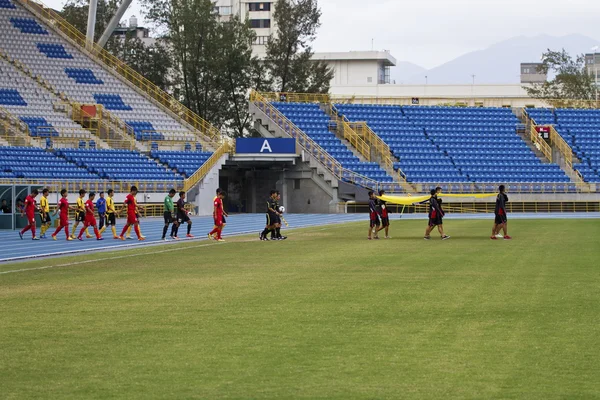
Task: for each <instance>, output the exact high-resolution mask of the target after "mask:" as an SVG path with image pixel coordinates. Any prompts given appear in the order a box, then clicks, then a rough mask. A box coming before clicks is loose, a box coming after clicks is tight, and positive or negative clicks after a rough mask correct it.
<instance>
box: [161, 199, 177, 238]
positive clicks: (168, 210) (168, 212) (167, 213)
mask: <svg viewBox="0 0 600 400" xmlns="http://www.w3.org/2000/svg"><path fill="white" fill-rule="evenodd" d="M175 193H177V191H175V189H171V190H169V194H168V195H166V196H165V201H164V212H163V216H164V218H165V226H164V227H163V233H162V240H167V230H168V229H169V225H170V224H173V227H175V224H177V219H176V218H175V216H174V215H173V214H174V212H175V206H174V205H173V197H175ZM171 238H173V236H172V235H171Z"/></svg>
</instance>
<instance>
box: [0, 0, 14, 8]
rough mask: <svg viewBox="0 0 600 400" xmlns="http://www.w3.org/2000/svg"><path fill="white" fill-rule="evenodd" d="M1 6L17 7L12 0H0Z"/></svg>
mask: <svg viewBox="0 0 600 400" xmlns="http://www.w3.org/2000/svg"><path fill="white" fill-rule="evenodd" d="M0 8H17V7H15V5H14V4H13V3H11V2H10V0H0Z"/></svg>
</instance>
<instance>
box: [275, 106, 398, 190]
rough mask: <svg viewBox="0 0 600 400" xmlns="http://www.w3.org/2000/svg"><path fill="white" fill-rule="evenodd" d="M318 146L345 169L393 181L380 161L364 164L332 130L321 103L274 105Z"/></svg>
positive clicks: (377, 178) (376, 178)
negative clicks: (320, 105)
mask: <svg viewBox="0 0 600 400" xmlns="http://www.w3.org/2000/svg"><path fill="white" fill-rule="evenodd" d="M272 104H273V105H274V106H275V107H276V108H277V109H278V110H279V111H281V113H283V114H284V115H285V116H286V117H287V118H288V119H289V120H290V121H292V122H293V123H294V124H295V125H296V126H297V127H298V128H300V129H302V130H303V131H304V132H305V133H306V134H307V135H308V136H309V137H310V138H311V139H312V140H313V141H314V142H315V143H317V144H318V145H319V146H321V147H322V148H323V149H324V150H325V151H327V152H328V153H329V154H330V155H331V156H333V157H334V158H335V159H336V160H338V161H339V162H340V163H341V164H342V165H343V166H344V168H347V169H349V170H351V171H354V172H356V173H358V174H361V175H364V176H366V177H368V178H370V179H373V180H376V181H379V182H393V181H394V178H393V177H391V176H389V175H388V173H387V172H386V171H385V170H384V169H382V168H381V166H380V165H379V164H378V163H376V162H366V161H361V160H360V159H359V158H358V157H357V156H355V155H354V154H353V153H352V151H351V150H350V149H349V148H348V146H346V145H345V144H344V143H343V142H342V141H341V140H340V139H339V138H338V137H337V136H336V135H335V134H334V133H332V132H330V131H329V122H330V117H329V116H328V115H327V113H325V112H324V111H323V110H321V108H320V107H319V105H318V104H306V103H282V102H273V103H272Z"/></svg>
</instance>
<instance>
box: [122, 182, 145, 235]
mask: <svg viewBox="0 0 600 400" xmlns="http://www.w3.org/2000/svg"><path fill="white" fill-rule="evenodd" d="M137 192H138V189H137V187H136V186H132V187H131V190H130V191H129V194H128V195H127V197H126V198H125V206H126V207H127V223H126V224H125V226H124V227H123V230H122V231H121V236H119V239H121V240H125V232H127V229H128V228H129V227H130V226H131V225H133V229H134V230H135V234H136V235H137V237H138V240H144V239H145V238H144V237H143V236H142V234H141V233H140V226H139V222H138V217H137V212H138V205H137V200H136V199H135V196H136V195H137ZM140 208H141V207H140Z"/></svg>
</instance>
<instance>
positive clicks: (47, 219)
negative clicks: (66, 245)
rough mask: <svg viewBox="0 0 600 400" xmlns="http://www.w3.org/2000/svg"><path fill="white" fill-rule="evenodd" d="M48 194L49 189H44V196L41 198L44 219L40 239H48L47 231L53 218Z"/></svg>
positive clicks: (41, 211) (42, 218) (41, 213)
mask: <svg viewBox="0 0 600 400" xmlns="http://www.w3.org/2000/svg"><path fill="white" fill-rule="evenodd" d="M48 195H50V191H49V190H48V189H44V190H42V197H41V198H40V219H41V220H42V226H41V230H42V232H41V234H40V239H46V231H47V230H48V228H50V225H51V223H52V219H51V218H50V205H49V204H48Z"/></svg>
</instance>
